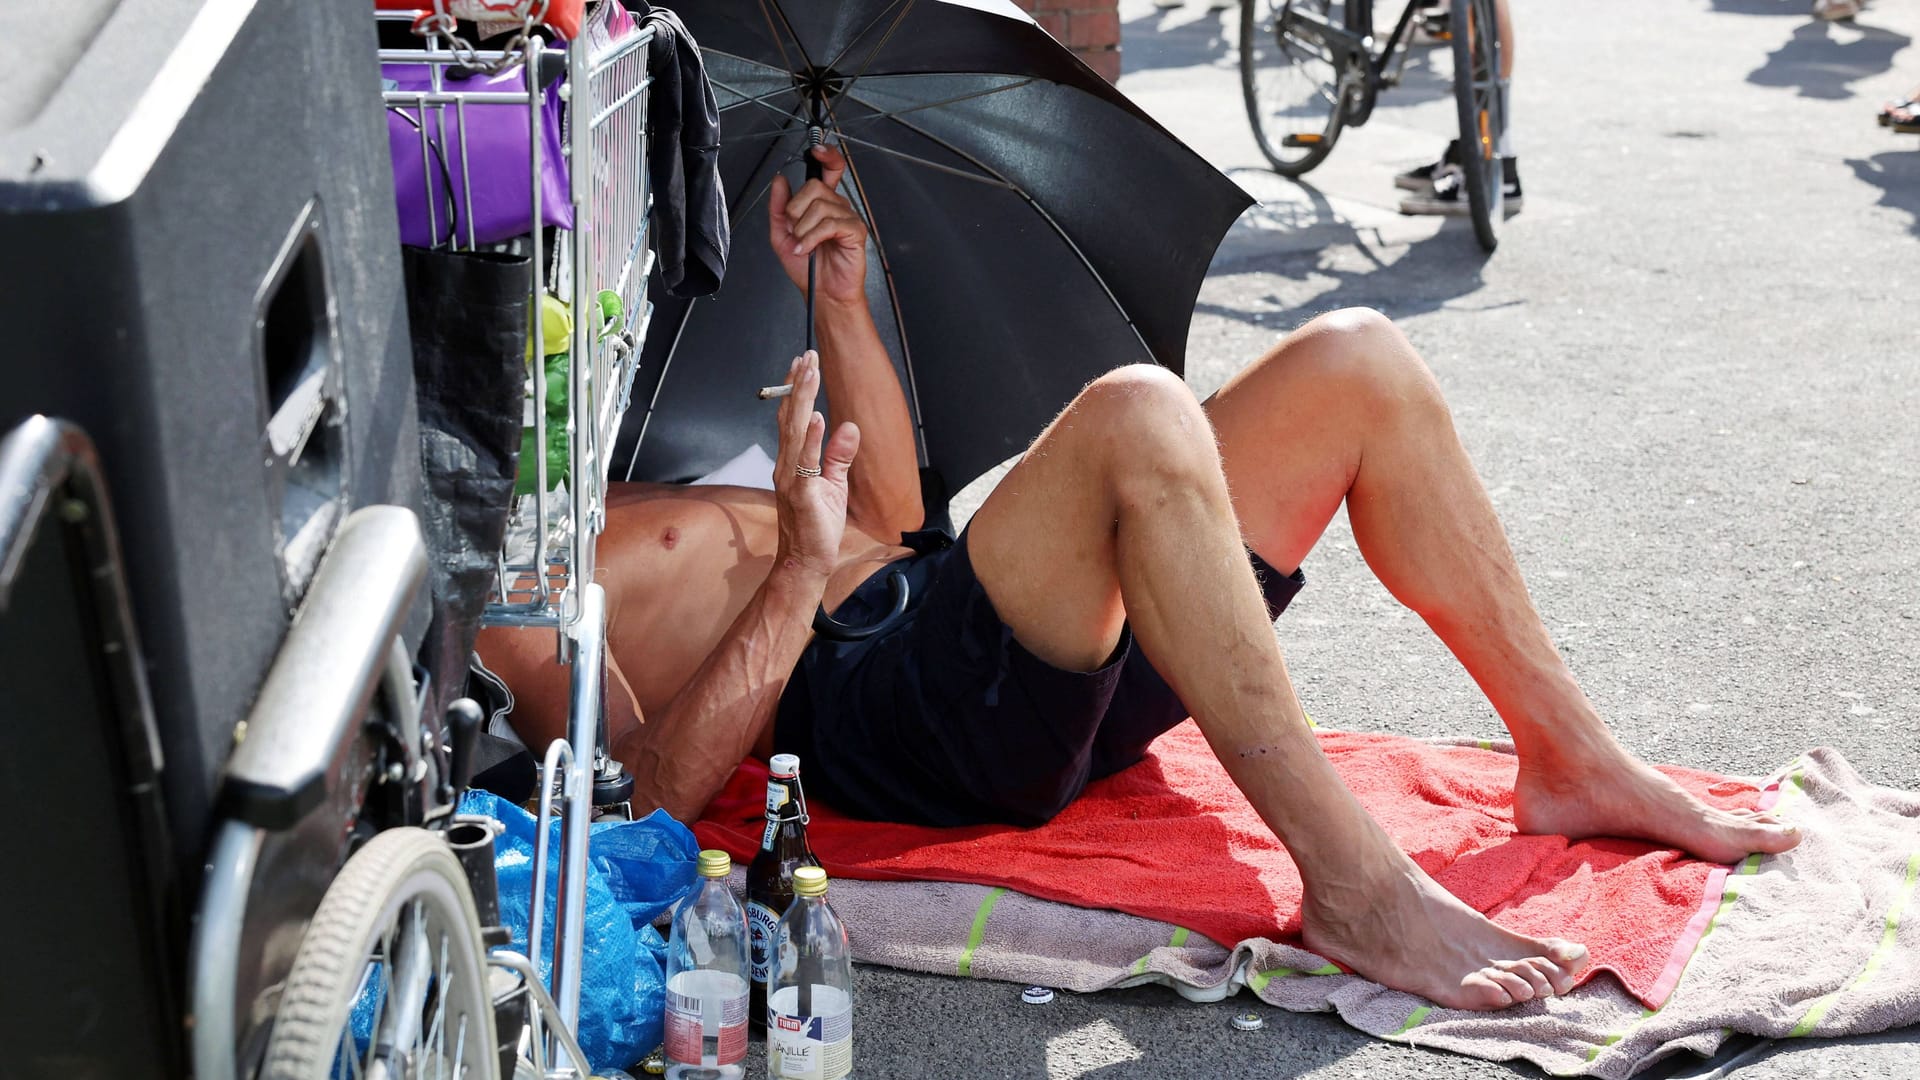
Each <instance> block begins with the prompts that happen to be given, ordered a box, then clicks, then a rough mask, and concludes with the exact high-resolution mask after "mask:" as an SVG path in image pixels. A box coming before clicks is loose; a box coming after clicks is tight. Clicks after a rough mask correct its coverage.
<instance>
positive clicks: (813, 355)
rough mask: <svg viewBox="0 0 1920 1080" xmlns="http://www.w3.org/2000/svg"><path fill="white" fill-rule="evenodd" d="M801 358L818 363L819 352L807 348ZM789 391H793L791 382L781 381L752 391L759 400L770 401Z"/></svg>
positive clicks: (789, 392)
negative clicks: (775, 384) (777, 384)
mask: <svg viewBox="0 0 1920 1080" xmlns="http://www.w3.org/2000/svg"><path fill="white" fill-rule="evenodd" d="M801 359H803V360H806V361H807V362H808V363H812V364H818V363H819V362H820V354H819V353H818V352H815V351H814V350H812V349H808V350H807V351H806V354H805V355H804V356H802V357H801ZM791 393H793V384H792V383H781V384H780V385H779V386H763V387H761V388H760V389H759V390H758V391H756V392H755V393H754V396H755V397H757V398H759V399H760V400H761V401H772V400H773V399H775V398H783V397H786V396H787V395H788V394H791Z"/></svg>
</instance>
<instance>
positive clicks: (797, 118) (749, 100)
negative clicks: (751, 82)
mask: <svg viewBox="0 0 1920 1080" xmlns="http://www.w3.org/2000/svg"><path fill="white" fill-rule="evenodd" d="M707 81H708V83H712V85H714V86H720V88H722V90H726V92H728V94H739V98H741V100H737V102H733V104H732V106H726V108H724V110H720V111H726V110H732V108H735V106H760V108H762V110H766V111H770V113H774V115H778V117H781V119H791V121H793V123H806V117H803V115H801V113H789V111H787V110H781V108H778V106H770V104H766V100H768V98H772V96H776V94H791V92H793V86H781V88H780V90H770V92H766V94H758V96H753V94H747V92H743V90H739V88H737V86H728V85H726V83H722V81H718V79H712V77H708V79H707Z"/></svg>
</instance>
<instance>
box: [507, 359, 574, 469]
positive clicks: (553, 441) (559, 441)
mask: <svg viewBox="0 0 1920 1080" xmlns="http://www.w3.org/2000/svg"><path fill="white" fill-rule="evenodd" d="M568 367H569V357H568V354H566V353H554V354H553V355H552V356H549V357H547V360H546V378H547V490H548V491H552V490H553V489H554V488H555V487H558V486H559V485H561V484H564V483H566V482H567V480H568V475H567V469H568V465H569V462H568V459H567V412H568V409H567V389H568ZM538 434H539V430H538V429H537V428H535V427H534V426H533V425H532V424H528V425H527V426H526V427H523V428H521V429H520V473H519V475H518V476H517V477H516V478H515V479H514V483H513V493H514V495H515V496H516V497H517V496H520V495H531V494H533V489H534V487H535V486H536V485H538V484H539V482H540V480H539V472H538V469H537V466H536V465H535V464H534V462H535V459H534V453H535V452H536V448H535V446H534V442H535V439H536V437H537V436H538Z"/></svg>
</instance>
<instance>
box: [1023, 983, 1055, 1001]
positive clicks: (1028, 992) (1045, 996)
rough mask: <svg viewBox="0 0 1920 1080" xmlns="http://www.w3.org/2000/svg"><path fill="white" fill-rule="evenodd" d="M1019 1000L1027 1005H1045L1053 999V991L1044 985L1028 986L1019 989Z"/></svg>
mask: <svg viewBox="0 0 1920 1080" xmlns="http://www.w3.org/2000/svg"><path fill="white" fill-rule="evenodd" d="M1020 1000H1021V1001H1024V1002H1026V1003H1027V1004H1029V1005H1045V1004H1046V1003H1047V1002H1049V1001H1052V1000H1053V991H1051V990H1049V989H1047V988H1046V987H1044V986H1029V987H1027V988H1026V989H1025V990H1022V991H1020Z"/></svg>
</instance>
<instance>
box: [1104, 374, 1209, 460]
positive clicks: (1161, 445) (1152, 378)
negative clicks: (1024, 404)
mask: <svg viewBox="0 0 1920 1080" xmlns="http://www.w3.org/2000/svg"><path fill="white" fill-rule="evenodd" d="M1070 411H1071V412H1072V413H1073V414H1074V419H1075V421H1076V424H1077V426H1080V427H1081V428H1082V430H1083V431H1084V432H1086V433H1087V435H1088V436H1089V437H1090V439H1091V440H1092V441H1094V442H1096V443H1098V444H1100V445H1102V446H1104V447H1106V448H1107V449H1109V450H1111V451H1113V452H1115V453H1118V454H1121V455H1125V456H1128V457H1131V458H1138V457H1140V456H1145V455H1152V456H1154V457H1155V458H1156V459H1158V460H1162V461H1168V462H1180V461H1184V460H1188V459H1192V460H1194V461H1202V460H1208V459H1211V458H1213V457H1215V456H1217V453H1218V451H1217V448H1216V446H1215V443H1214V437H1213V426H1212V424H1210V423H1209V422H1208V420H1207V414H1206V411H1205V410H1204V409H1202V408H1201V407H1200V400H1199V399H1198V398H1196V397H1195V396H1194V394H1193V391H1192V390H1191V389H1190V388H1189V387H1188V386H1187V384H1186V382H1185V381H1184V380H1183V379H1181V378H1180V376H1178V375H1176V374H1174V373H1173V372H1171V371H1168V370H1167V369H1166V368H1163V367H1160V366H1158V365H1156V364H1130V365H1128V366H1126V367H1123V368H1115V369H1114V370H1112V371H1109V372H1107V373H1106V374H1105V375H1102V376H1100V377H1099V378H1097V379H1095V380H1094V381H1093V382H1091V383H1088V384H1087V388H1086V389H1085V390H1082V391H1081V392H1080V396H1079V397H1077V398H1075V399H1074V403H1073V405H1072V406H1071V407H1070Z"/></svg>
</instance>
